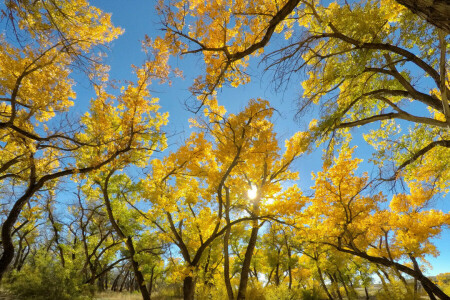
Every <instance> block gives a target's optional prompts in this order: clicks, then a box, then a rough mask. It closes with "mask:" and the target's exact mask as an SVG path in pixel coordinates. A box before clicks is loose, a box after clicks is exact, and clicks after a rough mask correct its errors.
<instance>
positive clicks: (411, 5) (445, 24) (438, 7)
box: [396, 0, 450, 34]
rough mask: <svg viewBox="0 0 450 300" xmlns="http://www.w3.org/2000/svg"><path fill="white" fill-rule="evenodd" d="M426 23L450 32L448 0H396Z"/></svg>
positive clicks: (449, 6) (449, 3) (449, 4)
mask: <svg viewBox="0 0 450 300" xmlns="http://www.w3.org/2000/svg"><path fill="white" fill-rule="evenodd" d="M396 1H397V2H398V3H400V4H402V5H404V6H406V7H407V8H408V9H409V10H411V11H412V12H413V13H415V14H416V15H418V16H420V17H421V18H423V19H425V20H427V22H428V23H430V24H433V25H434V26H436V27H438V28H440V29H442V30H444V31H445V32H446V33H447V34H450V2H449V1H448V0H396Z"/></svg>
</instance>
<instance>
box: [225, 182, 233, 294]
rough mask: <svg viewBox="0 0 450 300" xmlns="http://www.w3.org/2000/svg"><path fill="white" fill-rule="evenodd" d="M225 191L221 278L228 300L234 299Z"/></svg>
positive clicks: (227, 193)
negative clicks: (224, 229)
mask: <svg viewBox="0 0 450 300" xmlns="http://www.w3.org/2000/svg"><path fill="white" fill-rule="evenodd" d="M225 191H226V198H225V199H226V206H225V220H226V222H227V226H228V228H227V230H226V231H225V235H224V237H223V257H224V263H223V278H224V281H225V287H226V289H227V295H228V300H233V299H234V294H233V287H232V286H231V281H230V254H229V253H228V241H229V239H230V232H231V226H229V225H230V194H229V189H228V188H225Z"/></svg>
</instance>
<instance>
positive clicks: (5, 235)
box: [0, 180, 38, 280]
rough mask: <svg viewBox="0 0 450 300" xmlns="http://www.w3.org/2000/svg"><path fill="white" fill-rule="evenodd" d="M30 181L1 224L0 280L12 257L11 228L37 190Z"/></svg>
mask: <svg viewBox="0 0 450 300" xmlns="http://www.w3.org/2000/svg"><path fill="white" fill-rule="evenodd" d="M31 181H32V183H31V184H30V186H29V187H28V189H27V190H26V192H25V194H24V195H23V196H22V197H20V198H19V200H17V201H16V203H14V206H13V208H12V209H11V211H10V212H9V214H8V217H7V218H6V220H5V222H4V223H3V225H2V233H1V237H2V246H3V253H2V256H1V258H0V280H1V279H2V277H3V275H4V274H5V272H6V270H7V269H8V266H9V265H10V264H11V262H12V260H13V258H14V244H13V241H12V236H11V230H12V228H13V226H14V224H15V223H16V221H17V218H18V217H19V215H20V212H21V211H22V208H23V206H24V205H25V203H26V202H27V201H28V200H29V199H30V198H31V196H33V195H34V193H35V192H36V191H37V190H38V187H37V186H36V185H35V184H34V183H33V180H31Z"/></svg>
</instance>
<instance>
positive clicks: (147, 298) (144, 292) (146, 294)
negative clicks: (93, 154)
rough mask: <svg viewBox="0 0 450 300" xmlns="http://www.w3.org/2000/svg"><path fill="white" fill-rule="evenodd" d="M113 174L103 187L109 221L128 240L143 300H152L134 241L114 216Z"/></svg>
mask: <svg viewBox="0 0 450 300" xmlns="http://www.w3.org/2000/svg"><path fill="white" fill-rule="evenodd" d="M113 173H114V170H112V171H110V172H109V173H108V175H107V176H106V179H105V184H104V186H101V188H102V192H103V198H104V200H105V206H106V212H107V213H108V218H109V221H110V222H111V224H112V226H113V228H114V230H115V231H116V233H117V235H118V236H119V237H120V238H122V239H126V242H125V244H126V246H127V249H128V251H129V252H130V261H131V266H132V267H133V271H134V276H135V278H136V283H137V285H138V286H139V290H140V291H141V294H142V299H144V300H150V294H149V292H148V290H147V287H146V286H145V282H144V276H143V275H142V272H141V271H140V270H139V263H138V262H137V261H136V259H135V258H134V256H135V254H136V250H135V249H134V245H133V240H132V239H131V237H130V236H128V237H127V236H126V235H125V233H124V232H123V231H122V229H121V228H120V226H119V224H118V223H117V222H116V219H115V218H114V215H113V211H112V207H111V201H110V199H109V194H108V183H109V179H110V178H111V176H112V175H113Z"/></svg>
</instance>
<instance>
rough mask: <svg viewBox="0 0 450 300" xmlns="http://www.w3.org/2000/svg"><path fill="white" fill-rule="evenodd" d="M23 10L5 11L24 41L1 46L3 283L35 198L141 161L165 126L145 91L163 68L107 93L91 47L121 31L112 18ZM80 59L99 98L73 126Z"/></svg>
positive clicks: (64, 4) (66, 10) (72, 4)
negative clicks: (18, 229) (55, 186)
mask: <svg viewBox="0 0 450 300" xmlns="http://www.w3.org/2000/svg"><path fill="white" fill-rule="evenodd" d="M49 3H51V4H52V5H47V4H49ZM21 4H22V2H18V3H16V2H8V5H9V6H8V9H9V14H10V17H11V18H10V20H11V22H13V28H14V29H15V30H16V33H17V35H18V36H22V35H23V36H25V37H26V39H23V40H19V41H17V40H16V41H8V40H7V37H8V36H5V35H3V36H2V38H1V40H0V56H1V59H0V61H1V62H0V64H1V67H0V72H1V76H0V77H1V82H0V93H1V98H0V136H1V144H2V147H1V149H0V181H1V185H2V186H3V185H8V184H10V185H11V186H12V187H13V193H11V195H6V196H5V197H7V198H6V199H5V203H10V205H9V207H8V215H7V217H6V219H5V220H4V222H3V224H2V232H1V237H2V246H3V252H2V255H1V258H0V277H1V276H2V275H3V274H4V272H5V271H6V269H7V267H8V266H9V264H10V263H11V261H12V259H13V257H14V245H13V242H12V239H11V234H12V228H13V226H14V225H15V223H16V221H17V219H18V217H19V215H20V213H21V211H22V208H23V207H24V205H25V204H26V203H27V202H28V201H29V200H30V199H32V198H33V197H35V196H36V194H37V193H39V191H40V190H41V189H42V188H44V187H46V186H47V185H49V184H51V182H52V181H54V180H58V179H59V178H62V177H64V176H70V175H76V174H80V175H83V174H86V173H89V172H91V171H93V170H96V169H100V168H102V167H105V166H107V165H113V164H114V163H120V164H126V163H128V162H131V161H133V160H139V158H142V157H144V156H146V154H145V153H143V152H140V153H141V154H139V155H137V154H136V150H137V149H145V148H147V149H150V148H152V146H153V144H154V142H155V141H156V140H158V139H160V137H161V134H160V131H159V128H160V127H161V126H162V125H163V124H165V122H166V121H165V118H166V116H165V115H161V114H159V113H157V110H158V105H157V104H156V100H155V99H152V98H151V97H150V94H149V91H148V84H149V83H150V80H151V78H153V77H155V76H158V75H156V71H155V70H156V69H155V67H154V66H155V65H156V66H158V67H159V68H161V67H162V65H160V64H159V63H156V62H155V64H154V65H152V64H151V63H147V64H146V65H145V66H143V67H142V68H140V69H139V68H136V69H135V71H136V75H137V77H138V79H137V81H136V83H132V82H130V83H129V84H128V85H127V86H125V87H124V88H123V90H122V93H116V94H114V95H113V94H110V93H109V92H108V88H107V84H106V81H107V72H106V71H107V67H106V66H105V65H103V64H101V60H100V59H99V57H100V58H101V56H102V55H101V54H100V55H99V53H95V52H94V51H93V49H95V48H96V47H98V46H102V45H107V44H108V43H109V42H110V41H112V40H113V39H115V38H116V37H117V36H118V35H119V34H120V33H121V30H120V29H119V28H116V27H114V26H112V24H111V21H110V16H109V15H107V14H104V13H103V12H102V11H100V10H99V9H97V8H95V7H93V6H90V5H89V4H88V3H87V2H85V1H75V0H74V1H58V2H55V1H49V2H47V1H34V2H33V3H24V5H25V4H26V5H25V6H23V5H21ZM80 57H84V58H85V59H86V60H85V61H87V62H91V63H89V64H87V65H86V66H85V68H84V69H85V70H86V71H87V72H88V73H89V76H90V78H92V80H94V82H97V84H96V85H95V92H96V98H95V99H94V100H92V101H91V109H90V112H89V113H86V114H85V115H84V116H83V117H82V118H81V120H79V121H76V120H75V121H74V120H73V119H72V120H71V118H70V117H69V115H68V114H67V113H68V111H69V108H70V107H71V106H72V105H73V100H75V99H76V94H75V93H74V92H73V89H72V88H73V85H74V81H73V80H71V79H70V77H69V76H70V75H71V73H72V71H73V67H74V64H76V63H77V62H81V60H80V59H81V58H80ZM117 94H119V95H117Z"/></svg>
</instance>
